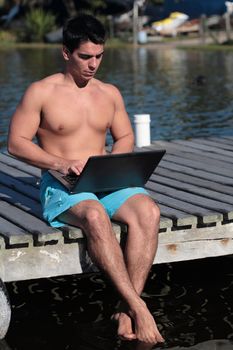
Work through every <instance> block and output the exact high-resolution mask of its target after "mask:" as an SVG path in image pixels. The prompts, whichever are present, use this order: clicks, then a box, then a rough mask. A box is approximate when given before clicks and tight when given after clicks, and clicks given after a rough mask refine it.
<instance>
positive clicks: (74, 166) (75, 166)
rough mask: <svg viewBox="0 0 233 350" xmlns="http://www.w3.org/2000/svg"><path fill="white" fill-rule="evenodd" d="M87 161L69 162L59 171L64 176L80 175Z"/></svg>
mask: <svg viewBox="0 0 233 350" xmlns="http://www.w3.org/2000/svg"><path fill="white" fill-rule="evenodd" d="M86 162H87V161H83V160H69V161H67V163H66V164H64V165H62V166H61V167H60V168H59V169H58V171H60V172H61V173H62V174H64V175H67V174H70V173H75V174H76V175H80V174H81V172H82V170H83V168H84V166H85V164H86Z"/></svg>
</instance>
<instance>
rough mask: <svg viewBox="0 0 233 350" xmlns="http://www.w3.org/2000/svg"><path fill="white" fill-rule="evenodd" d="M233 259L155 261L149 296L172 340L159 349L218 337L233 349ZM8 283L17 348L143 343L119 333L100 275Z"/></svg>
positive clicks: (103, 349)
mask: <svg viewBox="0 0 233 350" xmlns="http://www.w3.org/2000/svg"><path fill="white" fill-rule="evenodd" d="M232 263H233V258H226V257H225V258H212V259H204V260H199V261H189V262H182V263H174V264H163V265H155V266H153V268H152V270H151V272H150V275H149V278H148V281H147V284H146V286H145V290H144V294H143V297H144V300H145V301H146V302H147V305H148V307H149V309H150V310H151V312H152V313H153V315H154V317H155V319H156V321H157V324H158V327H159V329H160V331H161V332H162V334H163V336H164V337H165V339H166V343H165V344H164V345H163V346H155V347H153V349H171V348H172V349H173V347H175V346H176V348H175V349H176V350H178V349H183V347H190V346H193V345H195V344H197V343H202V342H205V341H209V340H213V339H225V342H229V344H232V347H231V345H229V346H230V347H229V348H226V350H229V349H231V348H232V349H233V297H232V290H233V286H232V285H233V268H232ZM7 287H8V291H9V294H10V298H11V300H12V302H13V315H12V322H11V326H10V329H9V332H8V335H7V338H6V341H7V344H8V346H9V348H10V349H11V350H13V349H14V350H16V349H17V350H24V349H25V350H26V349H35V350H37V349H38V350H42V349H46V350H47V349H78V350H94V349H99V350H113V349H121V350H127V349H136V347H135V344H132V343H130V342H122V343H121V342H120V341H119V340H118V339H117V338H116V337H115V330H114V327H113V325H112V324H111V322H110V321H109V319H110V316H111V314H112V313H113V310H114V307H115V306H116V304H117V301H118V298H117V295H116V294H114V292H113V290H112V287H111V285H110V284H109V283H108V281H106V280H105V279H104V278H103V276H101V275H91V276H90V275H86V276H84V277H82V278H81V277H79V276H68V277H59V278H53V279H41V280H34V281H28V282H17V283H8V284H7ZM195 349H196V348H195ZM201 349H203V350H220V349H221V350H225V348H217V347H215V346H214V345H213V346H212V347H210V348H208V349H207V348H201ZM4 350H5V349H4ZM6 350H7V349H6ZM197 350H199V348H198V349H197Z"/></svg>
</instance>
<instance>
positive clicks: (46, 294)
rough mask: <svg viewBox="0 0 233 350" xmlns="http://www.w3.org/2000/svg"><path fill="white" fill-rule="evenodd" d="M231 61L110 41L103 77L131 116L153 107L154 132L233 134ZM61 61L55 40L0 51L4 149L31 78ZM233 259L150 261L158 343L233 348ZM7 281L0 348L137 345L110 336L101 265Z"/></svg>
mask: <svg viewBox="0 0 233 350" xmlns="http://www.w3.org/2000/svg"><path fill="white" fill-rule="evenodd" d="M232 62H233V53H231V52H212V51H211V52H198V51H180V50H158V49H146V48H140V49H139V50H137V51H132V50H127V49H124V50H113V49H112V50H108V51H107V52H106V55H105V57H104V62H103V66H102V68H101V70H100V72H99V77H100V78H101V79H104V80H105V81H108V82H112V83H114V84H116V85H117V86H118V87H119V88H120V89H121V91H122V94H123V97H124V99H125V102H126V107H127V110H128V112H129V114H130V117H131V118H132V117H133V115H134V114H135V113H150V114H151V118H152V125H151V131H152V139H175V138H181V139H183V138H189V137H198V136H209V135H232V134H233V74H232V70H233V63H232ZM62 67H63V63H62V59H61V56H60V53H59V50H58V49H36V50H35V49H24V50H23V49H21V50H20V49H18V50H13V49H6V50H1V51H0V114H1V118H0V149H3V148H4V147H5V146H6V135H7V128H8V124H9V119H10V116H11V114H12V113H13V111H14V109H15V106H16V104H17V103H18V101H19V99H20V97H21V95H22V93H23V91H24V90H25V88H26V87H27V86H28V84H29V83H30V82H32V81H34V80H37V79H40V78H42V77H44V76H46V75H48V74H51V73H52V72H54V71H56V70H61V69H62ZM200 76H202V78H201V79H197V78H198V77H200ZM232 265H233V260H232V258H228V257H223V258H213V259H205V260H200V261H190V262H182V263H175V264H163V265H156V266H153V268H152V270H151V273H150V276H149V278H148V282H147V284H146V287H145V291H144V298H145V301H146V302H147V304H148V306H149V308H150V310H151V312H152V313H153V315H154V317H155V319H156V321H157V323H158V326H159V329H160V330H161V332H162V334H163V336H164V337H165V339H166V343H165V344H164V345H163V346H157V347H154V349H172V350H178V349H183V347H192V346H194V345H195V344H202V343H203V342H206V341H210V340H216V339H222V340H223V342H224V343H221V344H226V346H227V347H225V346H224V345H223V346H221V347H220V346H219V347H217V345H216V344H215V343H208V344H210V345H208V346H209V347H208V348H207V347H202V345H197V346H198V348H196V347H195V350H196V349H197V350H202V349H203V350H210V349H211V350H212V349H213V350H215V349H216V350H218V349H221V350H229V349H231V348H232V349H233V344H232V342H233V310H232V309H233V286H232V284H233V266H232ZM7 288H8V291H9V294H10V299H11V302H12V304H13V305H12V306H13V313H12V322H11V326H10V329H9V332H8V334H7V338H6V342H5V343H3V342H0V349H1V350H3V349H4V350H16V349H17V350H29V349H30V350H31V349H36V350H37V349H38V350H39V349H40V350H43V349H46V350H48V349H54V348H55V349H78V350H94V349H101V350H112V349H113V350H114V349H121V350H127V349H136V345H135V344H134V343H133V344H132V343H131V344H127V343H124V344H121V343H120V342H119V340H118V339H116V337H115V329H114V327H113V325H112V324H111V323H110V322H109V318H110V315H111V314H112V312H113V309H114V307H115V306H116V304H117V300H118V299H117V295H116V294H114V292H113V290H112V287H111V285H110V284H109V283H108V282H107V281H106V280H105V279H104V278H103V276H101V275H94V276H85V277H82V278H80V277H79V276H69V277H60V278H53V279H41V280H35V281H26V282H17V283H8V284H7ZM211 344H212V345H211ZM219 344H220V343H219ZM193 349H194V348H192V350H193Z"/></svg>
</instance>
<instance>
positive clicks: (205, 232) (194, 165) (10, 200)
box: [0, 137, 233, 281]
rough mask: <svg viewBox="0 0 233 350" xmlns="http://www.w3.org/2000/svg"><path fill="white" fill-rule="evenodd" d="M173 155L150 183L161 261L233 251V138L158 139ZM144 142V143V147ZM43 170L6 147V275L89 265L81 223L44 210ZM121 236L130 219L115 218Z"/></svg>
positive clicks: (0, 192)
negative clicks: (55, 224) (61, 221)
mask: <svg viewBox="0 0 233 350" xmlns="http://www.w3.org/2000/svg"><path fill="white" fill-rule="evenodd" d="M153 148H165V149H166V150H167V153H166V155H165V156H164V158H163V160H162V161H161V163H160V165H159V167H158V168H157V169H156V171H155V173H154V174H153V175H152V176H151V178H150V180H149V182H148V183H147V185H146V187H147V189H148V190H149V191H150V193H151V196H152V197H153V198H154V200H156V201H157V202H158V203H159V206H160V209H161V224H160V235H159V249H158V253H157V256H156V258H155V263H164V262H174V261H182V260H190V259H197V258H204V257H210V256H219V255H227V254H232V253H233V186H232V185H233V137H225V138H213V137H212V138H208V139H191V140H188V141H183V140H175V141H171V142H165V141H155V142H153V143H152V145H151V146H150V147H147V148H146V149H153ZM144 149H145V148H144ZM39 182H40V170H39V169H37V168H35V167H32V166H29V165H27V164H25V163H23V162H21V161H19V160H16V159H14V158H12V157H11V156H9V155H7V154H6V153H1V154H0V247H1V250H0V252H1V253H0V276H1V279H2V280H3V281H15V280H19V279H20V280H22V279H31V278H40V277H49V276H51V275H65V274H74V273H81V272H84V271H90V270H91V269H92V268H93V265H92V263H91V261H90V260H89V258H88V255H87V252H86V246H85V239H84V238H83V235H82V232H81V230H80V229H78V228H75V227H65V228H63V229H54V228H51V227H49V226H48V225H47V224H46V223H45V222H44V221H43V220H42V217H41V208H40V202H39ZM113 227H114V230H115V233H116V235H117V236H118V238H119V239H120V235H121V234H125V232H126V229H127V228H126V227H125V226H124V225H118V224H113Z"/></svg>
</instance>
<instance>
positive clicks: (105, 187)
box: [49, 150, 166, 193]
mask: <svg viewBox="0 0 233 350" xmlns="http://www.w3.org/2000/svg"><path fill="white" fill-rule="evenodd" d="M165 152H166V151H165V150H153V151H140V152H133V153H121V154H106V155H103V156H92V157H90V158H89V159H88V161H87V163H86V164H85V166H84V168H83V171H82V172H81V174H80V175H79V176H77V175H75V174H68V175H63V174H61V173H60V172H58V171H56V170H49V173H50V174H51V175H53V176H54V177H55V178H56V179H57V180H59V181H60V182H61V183H62V184H63V185H64V186H65V187H66V188H67V189H68V190H69V191H70V192H71V193H79V192H94V193H95V192H107V191H115V190H118V189H122V188H126V187H137V186H144V185H145V183H146V182H147V181H148V179H149V177H150V176H151V174H152V173H153V171H154V170H155V168H156V167H157V165H158V164H159V162H160V160H161V159H162V157H163V155H164V154H165Z"/></svg>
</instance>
